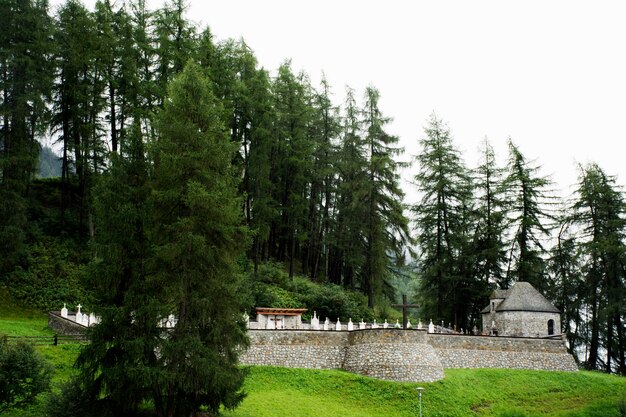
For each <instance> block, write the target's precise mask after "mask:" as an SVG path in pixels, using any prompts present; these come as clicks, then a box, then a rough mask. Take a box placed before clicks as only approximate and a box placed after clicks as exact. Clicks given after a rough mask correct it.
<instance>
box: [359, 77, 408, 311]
mask: <svg viewBox="0 0 626 417" xmlns="http://www.w3.org/2000/svg"><path fill="white" fill-rule="evenodd" d="M390 121H391V119H389V118H388V117H385V116H384V115H383V114H382V112H381V110H380V107H379V92H378V90H376V89H375V88H373V87H368V88H367V89H366V92H365V106H364V109H363V129H364V131H365V134H364V145H365V146H366V152H367V157H368V158H367V159H368V163H367V165H366V174H367V177H368V182H367V194H366V196H365V206H366V211H365V212H364V213H363V215H364V220H365V236H364V237H365V264H364V271H363V276H362V279H363V281H362V283H361V286H362V290H363V292H364V293H365V294H367V299H368V305H369V306H370V307H374V303H375V301H376V300H378V299H379V298H380V296H381V295H382V294H383V290H384V289H385V287H386V286H389V285H388V279H389V275H390V269H389V267H390V266H391V265H392V264H393V263H394V260H397V259H403V258H404V250H405V246H406V244H407V243H409V242H410V237H409V230H408V229H409V227H408V219H407V218H406V217H405V215H404V204H403V201H402V200H403V198H404V193H403V192H402V190H401V189H400V174H399V172H398V170H399V169H400V168H402V167H403V166H406V164H402V163H401V162H398V161H397V160H396V159H397V157H398V156H399V155H400V154H401V152H402V148H399V147H397V143H398V137H397V136H393V135H390V134H389V133H387V132H386V131H385V128H386V125H387V124H388V123H389V122H390Z"/></svg>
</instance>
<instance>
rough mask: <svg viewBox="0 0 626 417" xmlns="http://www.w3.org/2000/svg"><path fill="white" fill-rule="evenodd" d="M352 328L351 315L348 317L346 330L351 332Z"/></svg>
mask: <svg viewBox="0 0 626 417" xmlns="http://www.w3.org/2000/svg"><path fill="white" fill-rule="evenodd" d="M352 330H354V324H353V323H352V317H350V320H349V321H348V331H349V332H351V331H352Z"/></svg>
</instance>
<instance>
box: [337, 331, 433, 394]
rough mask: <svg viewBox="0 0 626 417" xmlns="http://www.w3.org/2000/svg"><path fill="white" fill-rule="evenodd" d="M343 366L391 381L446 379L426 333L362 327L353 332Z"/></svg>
mask: <svg viewBox="0 0 626 417" xmlns="http://www.w3.org/2000/svg"><path fill="white" fill-rule="evenodd" d="M349 342H350V346H349V347H348V349H347V352H346V359H345V361H344V364H343V369H345V370H346V371H349V372H354V373H357V374H361V375H366V376H371V377H374V378H379V379H386V380H390V381H409V382H414V381H420V382H433V381H438V380H440V379H443V367H442V366H441V362H440V360H439V357H438V356H437V353H436V352H435V350H434V349H433V348H432V346H430V345H428V344H426V332H423V331H402V330H396V329H386V330H360V331H354V332H350V338H349Z"/></svg>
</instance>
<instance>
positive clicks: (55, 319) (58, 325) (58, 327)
mask: <svg viewBox="0 0 626 417" xmlns="http://www.w3.org/2000/svg"><path fill="white" fill-rule="evenodd" d="M48 327H50V328H51V329H52V330H54V331H55V332H57V333H60V334H67V335H79V334H80V335H82V334H85V332H86V331H87V328H86V327H85V326H83V325H82V324H78V323H76V322H75V321H74V320H70V319H67V318H65V317H61V312H60V311H51V312H49V313H48Z"/></svg>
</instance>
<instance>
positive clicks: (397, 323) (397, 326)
mask: <svg viewBox="0 0 626 417" xmlns="http://www.w3.org/2000/svg"><path fill="white" fill-rule="evenodd" d="M400 327H401V326H400V321H399V320H396V329H399V328H400Z"/></svg>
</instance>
